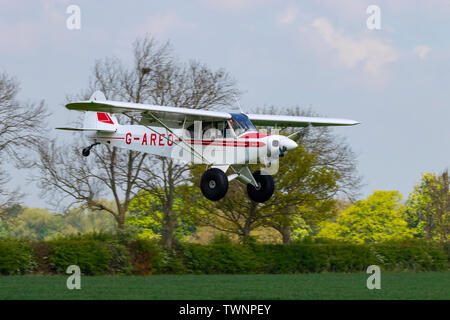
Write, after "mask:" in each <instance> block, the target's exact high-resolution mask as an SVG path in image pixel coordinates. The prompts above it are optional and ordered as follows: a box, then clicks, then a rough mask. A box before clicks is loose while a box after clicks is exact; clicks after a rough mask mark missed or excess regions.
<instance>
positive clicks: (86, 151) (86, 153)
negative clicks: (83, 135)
mask: <svg viewBox="0 0 450 320" xmlns="http://www.w3.org/2000/svg"><path fill="white" fill-rule="evenodd" d="M81 153H82V154H83V156H85V157H88V156H89V155H90V154H91V149H90V148H89V147H86V148H84V149H83V151H82V152H81Z"/></svg>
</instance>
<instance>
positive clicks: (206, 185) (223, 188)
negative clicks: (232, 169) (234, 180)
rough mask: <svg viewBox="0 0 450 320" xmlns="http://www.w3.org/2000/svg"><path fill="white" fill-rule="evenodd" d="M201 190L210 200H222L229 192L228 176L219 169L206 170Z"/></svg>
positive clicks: (201, 182)
mask: <svg viewBox="0 0 450 320" xmlns="http://www.w3.org/2000/svg"><path fill="white" fill-rule="evenodd" d="M200 189H201V190H202V193H203V195H204V196H205V197H206V198H207V199H209V200H212V201H218V200H220V199H222V198H223V197H224V196H225V195H226V193H227V191H228V178H227V175H226V174H225V173H224V172H223V171H222V170H220V169H217V168H211V169H209V170H206V171H205V173H203V175H202V179H201V181H200Z"/></svg>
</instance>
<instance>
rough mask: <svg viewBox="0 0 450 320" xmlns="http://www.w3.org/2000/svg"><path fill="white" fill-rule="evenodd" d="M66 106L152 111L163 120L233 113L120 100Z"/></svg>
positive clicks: (227, 116) (216, 117) (225, 117)
mask: <svg viewBox="0 0 450 320" xmlns="http://www.w3.org/2000/svg"><path fill="white" fill-rule="evenodd" d="M66 108H67V109H69V110H79V111H94V112H109V113H128V112H140V113H142V114H143V115H145V113H151V114H152V115H154V116H156V117H158V118H159V119H161V120H175V121H183V120H184V119H185V118H186V119H187V120H208V121H214V120H228V119H231V115H230V114H229V113H228V112H220V111H209V110H198V109H189V108H176V107H166V106H155V105H151V104H140V103H131V102H120V101H110V100H103V101H98V100H92V101H79V102H73V103H69V104H67V105H66Z"/></svg>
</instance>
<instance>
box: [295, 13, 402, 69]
mask: <svg viewBox="0 0 450 320" xmlns="http://www.w3.org/2000/svg"><path fill="white" fill-rule="evenodd" d="M311 26H312V27H313V29H314V30H315V31H316V33H317V34H318V36H319V39H320V40H321V41H322V42H323V43H324V44H325V45H326V46H327V47H328V48H331V49H332V50H334V51H336V53H337V59H338V62H339V63H340V64H341V65H342V66H344V67H346V68H356V67H357V66H359V65H362V66H363V70H364V71H365V72H368V73H370V74H372V75H377V74H378V73H380V72H381V71H382V69H383V67H384V66H385V65H386V64H388V63H392V62H395V61H397V60H398V59H399V53H398V52H397V50H395V49H394V48H393V47H391V46H389V45H388V44H386V43H384V42H383V41H382V40H380V39H375V38H369V37H368V36H366V37H365V38H356V37H352V36H349V35H346V34H344V33H342V32H340V31H336V30H335V29H334V28H333V26H332V25H331V23H330V22H329V21H328V20H327V19H325V18H317V19H315V20H314V21H313V22H312V24H311ZM301 30H304V29H301Z"/></svg>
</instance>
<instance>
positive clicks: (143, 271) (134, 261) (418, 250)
mask: <svg viewBox="0 0 450 320" xmlns="http://www.w3.org/2000/svg"><path fill="white" fill-rule="evenodd" d="M69 265H78V266H79V267H80V269H81V272H82V274H85V275H104V274H135V275H152V274H186V273H192V274H250V273H261V274H268V273H272V274H282V273H312V272H363V271H365V270H366V269H367V267H368V266H369V265H378V266H380V267H381V269H382V270H383V271H441V270H448V269H449V252H448V247H446V246H445V245H442V244H439V243H433V242H426V241H417V240H416V241H412V240H411V241H406V242H405V241H404V242H389V243H378V244H362V245H361V244H349V243H343V242H333V241H315V242H311V241H309V242H299V243H294V244H291V245H275V244H257V243H254V242H249V243H247V244H236V243H232V242H231V241H215V242H212V243H211V244H209V245H200V244H193V243H181V244H179V245H177V246H176V247H175V248H173V249H170V250H168V249H165V248H163V247H162V246H160V245H159V244H158V243H156V242H155V241H148V240H132V241H128V242H123V241H119V240H117V239H115V238H114V237H109V236H99V235H97V236H90V237H89V236H80V237H71V238H62V239H57V240H50V241H40V242H26V241H18V240H10V239H5V240H0V273H1V274H4V275H9V274H32V273H43V274H64V273H65V271H66V269H67V267H68V266H69Z"/></svg>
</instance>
